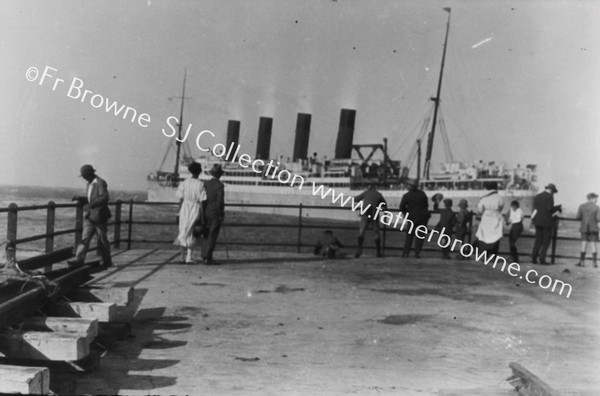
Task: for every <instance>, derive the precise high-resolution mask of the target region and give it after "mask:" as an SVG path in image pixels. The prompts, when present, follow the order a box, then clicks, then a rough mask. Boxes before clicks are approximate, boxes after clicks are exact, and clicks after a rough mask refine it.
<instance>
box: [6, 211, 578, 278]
mask: <svg viewBox="0 0 600 396" xmlns="http://www.w3.org/2000/svg"><path fill="white" fill-rule="evenodd" d="M109 205H110V207H111V210H112V213H113V216H112V218H111V219H110V221H109V240H110V242H111V244H112V245H113V246H114V247H115V248H117V249H119V248H121V246H122V245H124V246H123V247H124V248H125V249H132V246H134V245H136V246H141V245H143V244H152V245H156V244H165V245H168V244H171V245H172V244H173V241H174V239H175V237H176V235H177V223H176V220H175V216H176V214H177V210H178V204H177V203H173V202H147V201H134V200H129V201H121V200H117V201H114V202H110V204H109ZM249 209H254V210H256V209H260V210H263V211H265V210H269V209H273V210H275V209H276V210H279V211H281V210H285V211H286V213H290V212H295V214H294V215H284V216H283V215H282V216H281V217H280V220H277V221H275V222H272V221H268V219H272V218H273V216H272V215H266V214H263V216H267V217H266V218H265V217H263V218H258V219H259V220H260V221H257V220H256V219H257V217H251V216H250V215H245V217H246V219H244V216H242V215H239V214H240V213H249V212H251V211H249ZM332 210H350V209H349V208H343V207H336V206H327V205H302V204H300V205H291V204H290V205H274V204H249V203H230V204H227V207H226V219H225V222H224V224H223V228H224V231H223V233H222V234H221V235H222V236H221V238H222V239H221V242H222V243H226V244H227V245H228V246H233V245H238V246H246V247H252V248H260V249H264V248H267V247H268V248H287V249H292V250H296V251H297V252H302V251H306V252H309V251H312V248H313V247H314V242H315V236H316V235H319V233H321V232H323V231H324V230H326V229H330V230H336V231H337V232H339V233H341V234H343V235H346V240H349V239H351V240H353V241H354V240H356V238H355V236H356V231H357V221H342V220H328V219H327V212H330V211H332ZM307 211H311V218H307V216H306V215H307ZM317 211H318V212H322V213H323V217H319V216H315V215H314V213H315V212H317ZM32 212H36V213H37V215H35V216H34V215H33V214H32ZM57 212H60V214H61V216H57ZM236 213H237V214H238V215H232V214H236ZM83 215H84V208H83V206H81V205H79V204H77V203H55V202H52V201H51V202H48V203H47V204H43V205H29V206H18V205H17V204H16V203H11V204H10V205H9V206H8V207H5V208H0V220H1V219H2V217H6V240H8V241H13V242H15V243H16V244H17V246H18V248H23V247H26V246H27V245H29V244H34V245H36V248H35V249H25V251H27V250H29V251H31V252H37V253H38V254H40V253H51V252H53V251H55V250H59V249H64V248H66V247H73V246H77V245H78V244H79V243H80V242H81V234H82V230H83V221H84V219H83ZM432 215H433V217H432V220H431V221H430V225H431V224H435V223H436V222H437V221H436V216H437V213H436V212H432ZM22 217H24V218H25V220H27V221H28V224H29V225H28V226H27V229H26V231H27V233H30V231H31V230H32V229H33V230H39V229H43V232H38V233H34V234H32V235H22V232H21V231H20V228H19V219H20V218H22ZM526 218H529V216H526ZM281 219H283V220H281ZM32 222H35V225H34V226H31V223H32ZM574 222H578V220H576V219H574V218H569V217H557V218H556V221H555V227H554V228H553V232H552V242H551V250H550V254H549V258H550V260H551V262H552V263H555V261H556V259H558V258H562V259H571V258H572V259H578V258H579V256H578V250H575V249H574V247H573V246H572V248H571V249H566V250H570V251H567V252H566V254H565V253H564V252H563V253H562V254H561V253H560V252H559V249H558V248H559V246H562V245H563V244H566V243H569V242H571V243H573V242H575V241H580V239H579V238H577V237H575V236H574V235H576V230H577V229H578V227H577V224H575V223H574ZM476 224H477V219H474V221H473V222H472V223H471V224H469V226H468V234H467V235H468V240H466V241H465V242H471V240H472V237H473V235H474V230H475V226H476ZM559 224H560V225H564V226H566V227H569V228H571V230H572V232H570V233H568V234H567V235H565V234H564V233H562V235H561V234H560V233H559V232H558V230H559ZM61 227H62V228H61ZM261 229H265V230H266V229H273V230H275V231H264V232H262V233H261V232H259V230H261ZM150 230H154V232H150ZM244 230H245V231H244ZM382 231H383V238H382V243H383V249H384V251H394V250H400V249H402V244H401V243H400V244H399V243H398V242H399V241H400V239H399V238H398V237H396V235H402V234H404V233H403V232H401V231H400V230H399V229H396V228H392V227H383V226H382ZM232 233H233V234H232ZM234 234H236V235H238V236H241V237H240V238H238V239H237V240H235V238H234V239H231V238H230V237H231V236H234ZM265 235H266V236H265ZM270 235H272V236H273V237H270ZM283 235H285V236H286V238H287V239H282V238H278V237H275V236H283ZM506 236H507V235H506ZM534 237H535V236H534V235H532V234H530V233H525V234H523V235H521V239H524V240H527V239H529V240H530V241H531V239H533V238H534ZM223 238H225V241H223ZM503 239H505V240H506V239H507V238H503ZM428 246H429V249H428V248H427V247H428ZM345 247H346V248H355V247H356V246H354V245H348V246H345ZM93 249H95V247H92V248H91V249H90V250H93ZM427 250H429V251H439V248H438V247H437V246H436V245H434V244H433V243H430V244H426V245H425V249H424V251H427ZM520 250H521V252H522V257H525V256H526V254H525V252H526V251H525V250H524V249H520ZM504 253H506V254H508V252H502V251H501V254H504ZM46 270H48V271H49V270H51V268H47V269H46Z"/></svg>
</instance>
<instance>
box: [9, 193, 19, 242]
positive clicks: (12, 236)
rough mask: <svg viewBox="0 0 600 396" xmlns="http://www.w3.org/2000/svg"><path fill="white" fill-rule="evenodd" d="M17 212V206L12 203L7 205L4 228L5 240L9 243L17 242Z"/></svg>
mask: <svg viewBox="0 0 600 396" xmlns="http://www.w3.org/2000/svg"><path fill="white" fill-rule="evenodd" d="M18 212H19V205H17V204H16V203H14V202H12V203H11V204H10V205H8V219H7V222H6V224H7V227H6V239H7V240H8V241H10V242H15V241H16V240H17V213H18Z"/></svg>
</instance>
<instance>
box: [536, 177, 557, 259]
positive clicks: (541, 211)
mask: <svg viewBox="0 0 600 396" xmlns="http://www.w3.org/2000/svg"><path fill="white" fill-rule="evenodd" d="M544 188H545V190H544V191H542V192H541V193H539V194H538V195H536V196H535V198H534V199H533V213H532V214H531V220H532V224H533V225H534V226H535V242H534V244H533V251H532V252H531V262H532V263H533V264H537V263H538V261H537V259H538V256H539V258H540V264H544V265H545V264H548V263H547V262H546V252H547V251H548V247H549V246H550V239H551V238H552V227H553V225H554V215H555V214H556V213H557V212H561V211H562V209H561V206H560V205H558V206H554V194H556V193H557V192H558V190H557V189H556V186H555V185H554V184H552V183H550V184H548V185H547V186H546V187H544Z"/></svg>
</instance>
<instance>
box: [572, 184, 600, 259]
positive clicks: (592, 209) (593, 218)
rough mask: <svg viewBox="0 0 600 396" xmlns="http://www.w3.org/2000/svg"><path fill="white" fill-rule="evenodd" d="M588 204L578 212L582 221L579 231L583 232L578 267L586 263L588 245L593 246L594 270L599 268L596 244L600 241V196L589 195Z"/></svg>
mask: <svg viewBox="0 0 600 396" xmlns="http://www.w3.org/2000/svg"><path fill="white" fill-rule="evenodd" d="M587 200H588V201H587V202H586V203H584V204H581V205H580V206H579V209H578V210H577V217H576V218H577V220H581V226H580V227H579V231H580V232H581V253H580V254H581V257H580V259H579V263H577V264H576V265H577V266H578V267H583V266H584V262H585V253H586V252H587V245H588V243H589V244H590V245H591V246H592V260H593V263H594V268H598V263H597V259H598V253H597V252H596V242H597V241H598V221H600V208H599V207H598V205H597V204H596V203H597V202H598V194H596V193H589V194H588V195H587Z"/></svg>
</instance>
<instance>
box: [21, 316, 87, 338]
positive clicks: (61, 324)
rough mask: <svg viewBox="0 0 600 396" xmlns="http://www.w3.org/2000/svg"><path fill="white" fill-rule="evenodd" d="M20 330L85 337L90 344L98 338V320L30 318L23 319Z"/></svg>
mask: <svg viewBox="0 0 600 396" xmlns="http://www.w3.org/2000/svg"><path fill="white" fill-rule="evenodd" d="M22 329H23V330H33V331H53V332H55V333H70V334H78V335H80V336H83V337H85V338H86V340H87V341H88V343H90V342H92V341H93V340H94V338H96V337H97V336H98V320H97V319H86V318H57V317H44V316H30V317H28V318H25V320H24V322H23V326H22Z"/></svg>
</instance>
